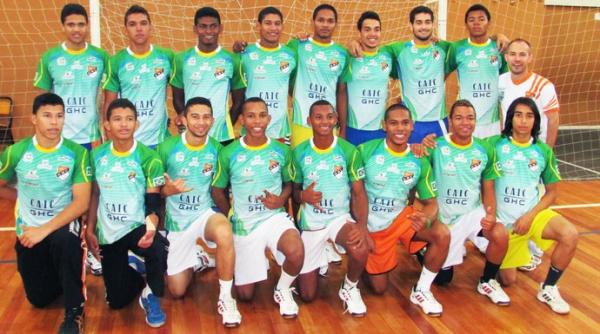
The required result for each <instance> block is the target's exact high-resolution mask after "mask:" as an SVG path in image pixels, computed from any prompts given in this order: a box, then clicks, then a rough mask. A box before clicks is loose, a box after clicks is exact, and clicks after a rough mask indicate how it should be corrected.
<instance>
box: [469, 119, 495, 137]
mask: <svg viewBox="0 0 600 334" xmlns="http://www.w3.org/2000/svg"><path fill="white" fill-rule="evenodd" d="M499 134H500V122H494V123H490V124H485V125H483V124H482V125H479V124H477V125H476V126H475V131H474V132H473V137H477V138H481V139H485V138H488V137H492V136H496V135H499Z"/></svg>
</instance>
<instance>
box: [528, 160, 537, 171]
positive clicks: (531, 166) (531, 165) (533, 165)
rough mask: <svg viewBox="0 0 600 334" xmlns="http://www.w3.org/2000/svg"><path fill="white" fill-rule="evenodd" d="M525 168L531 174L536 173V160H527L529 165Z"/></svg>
mask: <svg viewBox="0 0 600 334" xmlns="http://www.w3.org/2000/svg"><path fill="white" fill-rule="evenodd" d="M527 167H529V170H530V171H532V172H535V171H537V170H538V169H539V166H538V162H537V160H535V159H529V163H528V164H527Z"/></svg>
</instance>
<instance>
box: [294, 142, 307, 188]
mask: <svg viewBox="0 0 600 334" xmlns="http://www.w3.org/2000/svg"><path fill="white" fill-rule="evenodd" d="M300 159H301V155H300V154H299V152H298V151H297V148H296V149H294V153H293V160H292V165H293V169H294V179H293V180H292V181H293V182H294V183H299V184H302V183H303V182H304V173H303V172H302V167H301V166H300Z"/></svg>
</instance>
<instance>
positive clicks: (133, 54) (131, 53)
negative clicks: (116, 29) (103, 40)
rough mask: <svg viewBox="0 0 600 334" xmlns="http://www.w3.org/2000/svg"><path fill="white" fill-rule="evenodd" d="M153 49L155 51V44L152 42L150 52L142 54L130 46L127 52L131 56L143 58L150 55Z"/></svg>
mask: <svg viewBox="0 0 600 334" xmlns="http://www.w3.org/2000/svg"><path fill="white" fill-rule="evenodd" d="M152 51H154V45H152V44H150V50H148V52H145V53H141V54H138V53H135V52H133V51H132V50H131V49H130V48H129V47H127V53H129V54H130V55H131V56H133V57H134V58H137V59H143V58H146V57H148V56H149V55H150V54H151V53H152Z"/></svg>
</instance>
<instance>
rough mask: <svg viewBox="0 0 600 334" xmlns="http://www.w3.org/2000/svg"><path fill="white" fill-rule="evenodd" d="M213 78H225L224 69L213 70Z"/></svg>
mask: <svg viewBox="0 0 600 334" xmlns="http://www.w3.org/2000/svg"><path fill="white" fill-rule="evenodd" d="M214 76H215V78H216V79H217V80H221V79H223V78H225V69H224V68H223V67H217V68H215V73H214Z"/></svg>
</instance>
